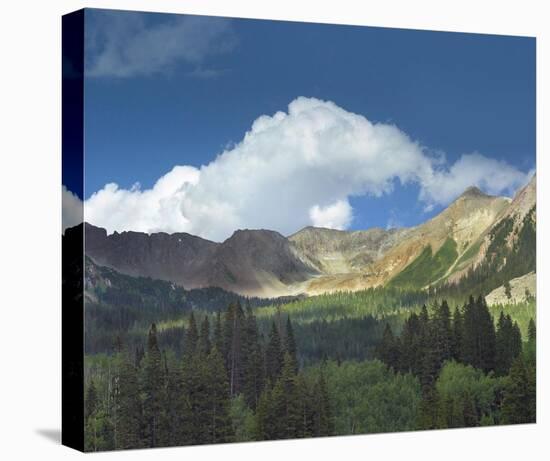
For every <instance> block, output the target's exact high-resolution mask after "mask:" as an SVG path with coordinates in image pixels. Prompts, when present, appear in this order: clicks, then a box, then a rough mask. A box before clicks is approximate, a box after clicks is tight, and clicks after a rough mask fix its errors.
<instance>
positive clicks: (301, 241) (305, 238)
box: [288, 227, 410, 275]
mask: <svg viewBox="0 0 550 461" xmlns="http://www.w3.org/2000/svg"><path fill="white" fill-rule="evenodd" d="M409 232H410V231H409V229H390V230H384V229H381V228H373V229H369V230H366V231H353V232H346V231H340V230H334V229H325V228H318V227H306V228H304V229H302V230H301V231H299V232H297V233H295V234H293V235H291V236H290V237H289V238H288V239H289V240H290V242H291V243H292V249H293V251H294V252H295V254H296V255H297V256H298V257H299V258H300V259H301V260H302V261H304V263H306V264H308V265H309V266H311V267H314V268H315V269H317V270H318V271H319V272H320V273H323V274H329V275H337V274H349V273H360V272H361V271H362V270H363V269H365V268H366V267H367V266H368V265H369V264H371V263H372V262H374V261H376V260H378V259H380V258H381V257H382V256H383V255H384V254H385V253H386V252H387V251H388V250H389V249H391V248H392V247H393V246H394V245H396V244H397V243H398V242H399V241H400V240H402V239H403V238H404V237H405V236H406V235H407V234H408V233H409Z"/></svg>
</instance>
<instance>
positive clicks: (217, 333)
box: [214, 311, 224, 355]
mask: <svg viewBox="0 0 550 461" xmlns="http://www.w3.org/2000/svg"><path fill="white" fill-rule="evenodd" d="M214 346H215V347H216V349H218V352H220V353H222V351H223V346H224V338H223V330H222V315H221V312H220V311H218V312H217V314H216V323H215V326H214ZM222 355H223V354H222Z"/></svg>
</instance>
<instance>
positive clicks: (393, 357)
mask: <svg viewBox="0 0 550 461" xmlns="http://www.w3.org/2000/svg"><path fill="white" fill-rule="evenodd" d="M398 341H399V340H398V338H396V337H395V336H394V335H393V331H392V329H391V327H390V324H389V323H386V326H385V328H384V333H383V335H382V341H381V342H380V345H379V346H378V357H379V358H380V360H382V361H383V362H384V363H385V364H386V365H388V367H390V368H393V369H394V370H397V369H398V366H399V343H398Z"/></svg>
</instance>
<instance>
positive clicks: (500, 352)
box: [495, 311, 522, 376]
mask: <svg viewBox="0 0 550 461" xmlns="http://www.w3.org/2000/svg"><path fill="white" fill-rule="evenodd" d="M521 347H522V346H521V332H520V330H519V326H518V324H517V323H513V322H512V318H511V317H510V315H506V316H505V315H504V313H503V312H502V311H501V313H500V317H499V319H498V323H497V331H496V354H495V373H496V374H497V375H499V376H504V375H506V374H508V371H509V370H510V367H511V366H512V362H513V361H514V359H515V358H516V357H517V356H518V355H519V354H520V353H521Z"/></svg>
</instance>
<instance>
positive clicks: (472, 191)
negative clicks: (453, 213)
mask: <svg viewBox="0 0 550 461" xmlns="http://www.w3.org/2000/svg"><path fill="white" fill-rule="evenodd" d="M475 197H489V196H488V195H487V194H486V193H485V192H483V191H482V190H481V189H480V188H479V187H477V186H470V187H468V188H467V189H466V190H465V191H464V192H462V195H461V196H460V197H459V198H475Z"/></svg>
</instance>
